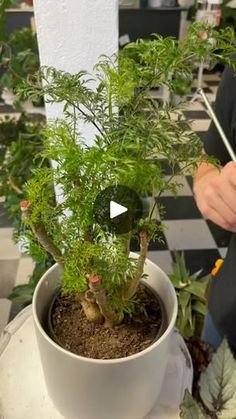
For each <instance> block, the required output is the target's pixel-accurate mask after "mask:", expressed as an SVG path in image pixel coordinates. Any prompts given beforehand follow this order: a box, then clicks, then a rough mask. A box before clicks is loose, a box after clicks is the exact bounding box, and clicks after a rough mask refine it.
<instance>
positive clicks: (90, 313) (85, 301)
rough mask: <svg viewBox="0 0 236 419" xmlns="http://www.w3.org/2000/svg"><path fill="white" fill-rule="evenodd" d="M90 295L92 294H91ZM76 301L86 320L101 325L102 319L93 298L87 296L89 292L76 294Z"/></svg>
mask: <svg viewBox="0 0 236 419" xmlns="http://www.w3.org/2000/svg"><path fill="white" fill-rule="evenodd" d="M90 292H91V291H90ZM91 294H93V293H92V292H91ZM77 300H78V301H79V302H80V304H81V306H82V308H83V311H84V314H85V316H86V319H87V320H88V321H90V322H92V323H96V324H101V323H103V321H104V317H103V315H102V313H101V311H100V309H99V307H98V305H97V303H96V300H95V298H94V297H93V295H92V296H90V295H89V291H87V292H86V293H84V294H78V295H77Z"/></svg>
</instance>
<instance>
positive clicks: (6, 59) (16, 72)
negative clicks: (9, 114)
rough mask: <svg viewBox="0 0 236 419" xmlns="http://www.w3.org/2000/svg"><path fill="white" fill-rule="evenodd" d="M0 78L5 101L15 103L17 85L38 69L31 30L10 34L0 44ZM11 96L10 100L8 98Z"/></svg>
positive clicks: (36, 49) (36, 45)
mask: <svg viewBox="0 0 236 419" xmlns="http://www.w3.org/2000/svg"><path fill="white" fill-rule="evenodd" d="M0 48H1V67H2V72H1V77H0V87H1V89H4V92H3V97H4V98H5V100H6V101H7V100H11V101H13V102H14V101H16V103H17V102H18V103H19V104H20V101H21V98H20V97H18V98H17V97H16V92H17V89H18V87H19V85H20V84H21V83H22V81H24V80H25V79H26V78H27V77H29V76H30V75H33V74H34V73H35V72H36V71H37V70H38V69H39V54H38V44H37V38H36V35H35V34H34V33H33V31H32V29H31V28H22V29H20V30H17V31H14V32H12V33H10V35H9V36H8V38H7V39H6V40H5V41H1V42H0ZM10 95H11V98H10V99H8V97H9V96H10Z"/></svg>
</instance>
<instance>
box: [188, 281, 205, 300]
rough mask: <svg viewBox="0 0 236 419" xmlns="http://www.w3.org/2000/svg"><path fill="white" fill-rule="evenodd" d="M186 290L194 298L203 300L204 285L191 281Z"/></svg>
mask: <svg viewBox="0 0 236 419" xmlns="http://www.w3.org/2000/svg"><path fill="white" fill-rule="evenodd" d="M187 290H188V292H190V293H191V294H193V295H195V296H196V297H198V298H201V299H204V300H205V290H206V283H202V282H201V281H193V282H191V283H190V284H189V285H188V287H187Z"/></svg>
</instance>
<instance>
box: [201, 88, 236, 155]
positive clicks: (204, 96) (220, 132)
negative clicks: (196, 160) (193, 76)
mask: <svg viewBox="0 0 236 419" xmlns="http://www.w3.org/2000/svg"><path fill="white" fill-rule="evenodd" d="M197 93H199V94H200V95H201V96H202V98H203V100H204V102H205V105H206V107H207V109H208V111H209V114H210V116H211V118H212V120H213V122H214V124H215V126H216V128H217V130H218V132H219V134H220V136H221V139H222V141H223V143H224V145H225V147H226V148H227V151H228V153H229V155H230V157H231V159H232V160H233V161H234V162H235V163H236V155H235V153H234V151H233V149H232V147H231V144H230V142H229V140H228V139H227V137H226V135H225V133H224V131H223V129H222V127H221V125H220V123H219V121H218V119H217V116H216V114H215V112H214V111H213V109H212V107H211V105H210V103H209V101H208V99H207V97H206V95H205V93H204V92H203V90H202V89H201V88H199V89H197Z"/></svg>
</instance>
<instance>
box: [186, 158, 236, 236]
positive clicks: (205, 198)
mask: <svg viewBox="0 0 236 419" xmlns="http://www.w3.org/2000/svg"><path fill="white" fill-rule="evenodd" d="M199 172H200V170H199ZM194 195H195V199H196V204H197V206H198V208H199V210H200V212H201V213H202V215H203V217H204V218H206V219H208V220H211V221H213V222H214V223H215V224H218V225H219V226H220V227H222V228H224V229H225V230H229V231H232V232H236V163H234V162H230V163H228V164H227V165H226V166H224V167H223V168H221V169H220V170H219V169H217V168H215V167H212V169H210V170H208V171H206V173H205V174H203V175H202V176H199V177H198V176H197V177H196V180H195V183H194Z"/></svg>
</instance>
